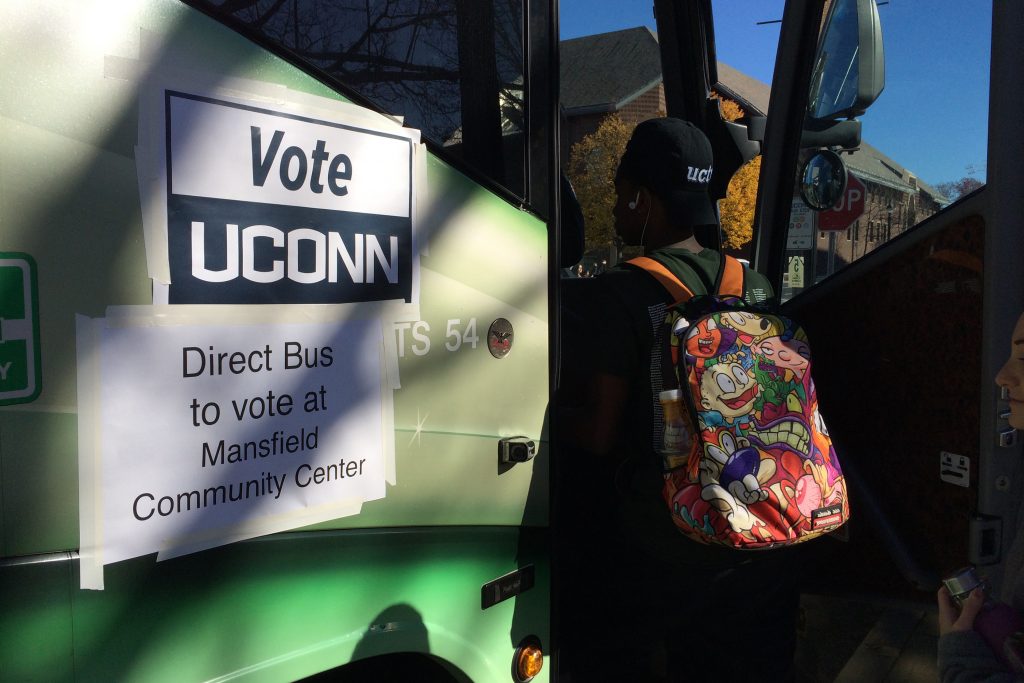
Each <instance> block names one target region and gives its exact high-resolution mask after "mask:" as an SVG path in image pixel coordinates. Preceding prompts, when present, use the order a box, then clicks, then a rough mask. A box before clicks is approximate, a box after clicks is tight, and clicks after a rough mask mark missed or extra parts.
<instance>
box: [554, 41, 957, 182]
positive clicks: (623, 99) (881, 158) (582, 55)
mask: <svg viewBox="0 0 1024 683" xmlns="http://www.w3.org/2000/svg"><path fill="white" fill-rule="evenodd" d="M559 59H560V61H561V86H560V90H561V93H560V94H561V100H562V105H563V106H564V107H565V113H566V114H567V115H568V116H579V115H582V114H593V113H601V112H613V111H618V110H620V109H622V107H624V106H625V105H627V104H629V103H630V102H632V101H633V100H634V99H636V98H637V97H639V96H640V95H642V94H643V93H645V92H647V91H648V90H650V89H651V88H653V87H654V86H656V85H658V84H659V83H661V53H660V50H659V48H658V37H657V35H656V34H655V33H654V32H653V31H651V30H650V29H649V28H647V27H644V26H638V27H636V28H629V29H624V30H621V31H612V32H610V33H599V34H597V35H592V36H582V37H580V38H573V39H571V40H563V41H562V42H561V45H560V53H559ZM715 89H716V90H717V91H718V92H719V94H721V95H723V96H725V97H728V98H729V99H732V100H735V101H736V102H737V103H738V104H739V105H740V106H741V107H743V109H744V110H746V112H747V113H748V114H753V115H760V116H764V115H765V114H767V113H768V102H769V100H770V98H771V86H769V85H768V84H767V83H762V82H761V81H759V80H757V79H755V78H751V77H750V76H747V75H746V74H743V73H741V72H739V71H737V70H736V69H734V68H732V67H731V66H729V65H728V64H724V63H722V62H718V84H716V86H715ZM843 159H844V161H846V164H847V166H848V168H849V170H850V171H852V172H853V173H855V174H856V175H857V176H858V177H860V178H862V179H864V180H869V181H872V182H876V183H879V184H881V185H885V186H888V187H892V188H894V189H898V190H901V191H904V192H908V191H911V190H912V187H913V186H912V185H911V184H910V177H911V176H914V175H915V174H914V173H913V172H911V171H909V170H908V169H907V168H905V167H903V166H901V165H899V164H897V163H896V162H895V161H893V160H892V159H890V158H889V157H887V156H886V155H884V154H882V152H880V151H879V150H877V149H876V148H874V147H872V146H871V145H869V144H867V143H863V142H862V143H861V146H860V149H859V150H858V151H857V152H855V153H854V154H850V155H844V157H843ZM916 186H917V188H918V189H919V190H921V191H923V192H926V193H927V194H929V195H931V196H932V197H933V198H934V199H935V200H936V201H939V202H945V201H948V200H947V199H946V198H945V197H943V196H942V194H941V193H940V192H938V191H937V190H936V189H935V188H933V187H931V186H929V185H927V184H926V183H924V182H922V181H921V180H920V178H918V179H917V180H916Z"/></svg>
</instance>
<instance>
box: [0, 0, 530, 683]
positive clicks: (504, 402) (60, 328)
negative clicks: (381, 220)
mask: <svg viewBox="0 0 1024 683" xmlns="http://www.w3.org/2000/svg"><path fill="white" fill-rule="evenodd" d="M4 15H5V21H4V22H3V24H2V25H0V56H2V59H0V63H2V64H3V67H2V68H0V93H2V94H0V104H2V106H0V112H2V115H0V118H2V121H0V123H2V125H0V245H2V246H0V249H2V251H5V252H19V253H25V254H29V255H30V256H31V257H32V258H33V259H34V261H35V263H36V264H37V270H38V282H39V286H38V301H37V304H38V309H39V311H40V323H41V329H40V335H39V337H40V341H41V347H40V348H41V354H40V355H41V362H42V372H43V381H42V387H43V390H42V393H41V395H40V396H39V397H38V399H36V400H35V401H34V402H31V403H27V404H24V405H13V406H5V407H0V474H2V480H0V605H2V606H3V609H2V610H0V634H4V635H5V636H6V637H4V638H2V644H0V670H2V671H4V672H16V673H18V674H19V675H21V677H23V678H41V679H49V680H67V679H69V678H72V677H77V678H81V679H87V680H88V679H93V680H95V679H140V680H193V679H207V678H213V677H217V676H242V677H247V678H251V679H252V680H293V679H295V678H297V677H301V676H306V675H310V674H313V673H316V672H317V671H322V670H325V669H329V668H332V667H335V666H338V665H340V664H343V663H345V662H346V661H348V660H349V659H350V658H352V657H363V656H370V655H373V654H380V653H386V652H396V651H416V652H430V653H432V654H433V655H436V656H437V657H439V658H441V659H443V660H445V661H448V662H450V663H451V665H452V666H453V667H455V668H457V669H459V670H461V671H462V672H463V673H464V674H466V675H467V676H469V678H470V679H472V680H480V681H491V680H502V679H504V678H505V677H507V676H508V666H509V664H510V661H511V656H512V653H513V651H514V648H515V646H516V645H517V644H518V642H519V639H520V638H522V637H524V636H525V635H527V634H533V635H536V636H539V637H540V638H541V640H542V642H544V643H545V644H546V643H547V641H548V633H547V629H548V626H547V565H546V559H545V557H544V556H543V554H542V553H540V552H539V551H535V550H527V549H526V548H527V546H528V547H529V548H536V547H543V542H538V541H537V538H536V537H538V536H540V537H541V538H543V536H544V531H543V527H544V526H545V525H546V524H547V506H546V500H547V488H546V487H547V474H546V472H547V464H546V463H547V455H548V454H547V443H546V424H545V419H546V407H547V394H548V347H547V340H548V327H547V290H546V286H547V285H546V282H547V276H546V272H547V263H546V254H547V226H546V225H545V223H544V222H543V221H541V220H539V219H538V218H536V217H535V216H533V215H532V214H530V213H528V212H526V211H523V210H521V209H519V208H517V207H514V206H512V205H510V204H508V203H507V202H505V201H503V200H501V199H499V198H498V197H496V196H495V195H494V194H492V193H490V192H488V191H486V190H484V189H482V188H481V187H480V185H479V184H477V183H475V182H474V181H473V180H472V179H470V178H468V177H467V176H465V175H463V174H460V173H458V172H457V171H455V170H453V169H452V168H451V167H449V166H448V165H447V164H445V163H444V162H443V161H441V160H439V159H437V158H436V157H430V158H429V159H428V163H427V173H426V186H427V192H426V194H425V195H423V196H422V197H421V203H420V207H419V209H420V218H421V220H420V224H419V227H418V231H419V234H418V235H417V239H418V240H419V247H420V252H421V260H420V272H419V275H420V305H419V318H420V319H419V320H410V321H408V326H407V327H402V326H401V325H398V326H396V327H395V328H394V329H386V330H385V333H386V334H394V336H395V340H396V341H395V347H396V351H397V354H398V370H399V373H398V377H399V379H400V383H401V388H400V389H397V390H396V391H395V393H394V403H395V404H394V427H395V432H394V442H395V459H396V467H395V473H396V477H395V485H394V486H389V487H388V489H387V492H386V495H385V497H384V498H383V499H381V500H377V501H372V502H370V503H366V504H364V505H363V508H362V511H361V512H360V513H359V514H357V515H354V516H351V517H347V518H342V519H338V520H333V521H330V522H326V523H323V524H319V525H317V526H316V527H315V528H314V529H312V530H309V531H308V532H299V533H295V534H287V535H285V536H284V537H272V538H271V539H270V540H256V541H248V542H245V543H241V544H235V545H232V546H228V547H224V548H219V549H215V550H209V551H204V552H201V553H199V554H197V555H194V556H186V557H182V558H177V559H172V560H167V561H164V562H159V563H158V562H156V561H155V557H154V556H145V557H141V558H137V559H133V560H127V561H125V562H121V563H118V564H114V565H109V566H107V568H106V571H105V583H106V588H105V590H104V591H102V592H92V591H83V590H81V589H80V588H79V575H78V571H77V562H76V561H74V560H72V559H69V558H70V557H71V556H72V555H73V553H74V551H75V550H76V549H77V548H78V544H79V541H78V529H79V519H78V483H77V472H78V443H77V436H78V435H77V429H78V420H77V410H78V405H77V382H76V372H77V367H76V345H75V342H76V339H75V316H76V315H85V316H90V317H102V316H103V315H104V314H105V311H106V309H107V307H108V306H124V305H148V304H150V303H152V296H153V294H152V285H151V281H150V279H149V273H148V270H147V260H146V259H147V253H146V245H145V242H144V238H143V230H142V217H141V216H142V213H141V209H140V199H139V181H138V177H137V169H136V164H135V145H136V143H137V142H138V136H139V123H140V122H139V120H138V117H139V111H140V106H139V105H140V100H141V93H142V90H141V88H142V84H143V81H144V79H145V78H147V77H149V76H153V75H155V74H165V73H174V74H178V75H180V74H192V73H195V74H205V76H211V75H212V76H214V77H215V79H217V78H223V79H227V78H232V79H245V80H248V81H253V82H260V83H263V84H270V85H271V86H280V87H283V88H286V89H288V91H294V92H297V93H308V94H312V95H317V96H321V97H329V98H332V99H341V98H339V96H338V95H336V94H335V93H333V92H332V91H330V90H329V89H328V88H327V87H325V86H324V85H323V84H321V83H319V82H318V81H316V80H314V79H313V78H311V77H310V76H308V75H306V74H305V73H303V72H301V71H299V70H298V69H296V68H294V67H293V66H291V65H289V64H288V63H286V62H284V61H283V60H281V59H279V58H277V57H275V56H274V55H272V54H270V53H268V52H267V51H265V50H263V49H262V48H259V47H258V46H256V45H254V44H252V43H250V42H248V41H247V40H245V39H244V38H242V37H241V36H239V35H237V34H236V33H234V32H232V31H231V30H229V29H227V28H225V27H223V26H221V25H220V24H218V23H217V22H216V21H214V20H212V19H210V18H209V17H207V16H205V15H203V14H201V13H199V12H197V11H196V10H194V9H192V8H190V7H188V6H186V5H184V4H181V3H178V2H175V1H172V0H145V1H140V2H137V3H124V4H119V5H118V6H117V7H116V8H114V7H111V8H105V9H104V10H103V12H99V11H98V10H89V9H88V8H83V7H81V6H80V4H79V3H73V2H66V3H47V4H45V5H35V4H31V3H18V4H17V5H15V6H13V7H8V8H5V10H4ZM234 82H235V83H237V82H239V81H237V80H236V81H234ZM144 123H145V122H144ZM499 319H504V320H507V321H509V322H510V323H511V325H512V328H513V329H514V341H513V343H512V347H511V351H510V352H509V353H508V355H507V356H505V357H504V358H496V357H495V356H493V355H492V354H491V353H490V351H489V350H488V331H489V329H490V327H491V325H492V323H494V322H495V321H496V320H499ZM399 328H401V329H399ZM512 436H525V437H527V438H529V439H531V440H534V441H535V443H536V444H537V448H538V451H539V454H538V456H537V457H536V458H534V459H533V460H532V461H530V462H527V463H523V464H517V465H515V466H514V467H511V468H509V467H502V466H500V465H499V462H498V443H499V439H500V438H503V437H512ZM473 527H479V528H478V529H475V528H473ZM533 527H536V528H533ZM526 541H529V543H527V542H526ZM527 564H533V565H535V570H536V586H535V587H534V588H532V589H530V590H526V591H525V592H524V593H523V594H522V595H519V596H518V597H515V598H514V599H509V600H506V601H504V602H501V603H500V604H498V605H496V606H494V607H491V608H489V609H487V610H482V609H481V605H480V591H481V586H482V585H483V584H485V583H487V582H488V581H491V580H493V579H496V578H498V577H500V576H502V575H505V574H507V573H509V572H512V571H514V570H516V569H517V568H520V567H523V566H525V565H527ZM72 632H73V637H72ZM28 642H31V643H32V646H31V647H28V646H26V643H28ZM72 652H73V653H74V655H73V656H74V664H73V666H72ZM16 677H17V676H15V678H16ZM539 679H541V680H544V679H546V673H543V674H542V675H541V676H540V677H539Z"/></svg>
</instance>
